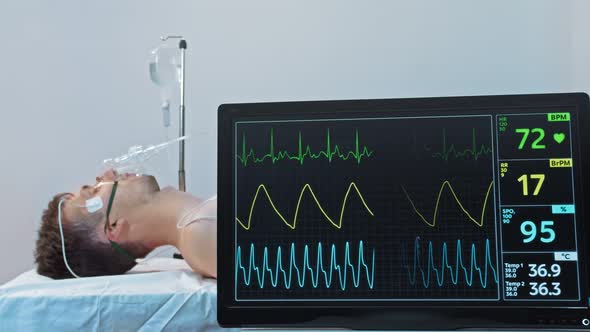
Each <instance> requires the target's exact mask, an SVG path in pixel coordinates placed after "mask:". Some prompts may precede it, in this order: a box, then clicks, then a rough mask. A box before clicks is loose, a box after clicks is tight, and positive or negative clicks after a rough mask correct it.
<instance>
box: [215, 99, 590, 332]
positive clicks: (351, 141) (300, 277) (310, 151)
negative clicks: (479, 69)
mask: <svg viewBox="0 0 590 332" xmlns="http://www.w3.org/2000/svg"><path fill="white" fill-rule="evenodd" d="M589 112H590V110H589V104H588V95H586V94H580V93H578V94H575V93H574V94H545V95H509V96H481V97H448V98H417V99H387V100H355V101H322V102H286V103H257V104H227V105H221V106H220V108H219V129H218V132H219V148H218V153H219V155H218V162H219V164H218V166H219V177H218V197H219V209H218V218H219V220H220V221H223V222H219V224H218V225H219V226H218V227H219V231H218V236H219V238H218V243H219V248H218V259H219V261H218V269H219V273H218V275H219V283H218V292H219V294H218V309H219V310H218V315H219V316H218V318H219V322H220V323H221V324H222V325H223V326H257V327H265V326H266V327H271V326H272V327H278V326H284V327H295V326H296V327H344V328H359V329H404V330H405V329H409V330H411V329H421V330H438V329H472V328H473V329H475V328H480V329H481V328H494V329H520V328H527V329H528V328H531V329H532V328H547V329H552V330H555V329H561V328H575V329H584V330H590V327H589V325H590V320H589V319H590V309H589V307H590V303H589V302H590V293H589V289H588V286H589V280H588V265H589V260H588V259H589V257H588V254H589V251H588V249H589V243H590V242H589V236H590V233H589V229H590V228H589V226H588V225H587V222H586V221H585V218H586V213H587V211H586V210H585V208H586V206H587V203H588V199H587V198H586V197H585V193H584V190H583V189H584V187H585V188H586V189H587V188H590V180H589V179H590V164H589V161H588V160H590V159H589V158H590V157H588V156H590V139H589V135H590V134H589V133H590V113H589ZM584 176H585V177H584Z"/></svg>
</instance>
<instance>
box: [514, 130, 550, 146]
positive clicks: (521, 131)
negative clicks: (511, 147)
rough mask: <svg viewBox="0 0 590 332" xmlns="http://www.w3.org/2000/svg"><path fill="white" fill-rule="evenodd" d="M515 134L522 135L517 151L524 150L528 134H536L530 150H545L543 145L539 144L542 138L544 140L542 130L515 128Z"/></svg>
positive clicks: (543, 131)
mask: <svg viewBox="0 0 590 332" xmlns="http://www.w3.org/2000/svg"><path fill="white" fill-rule="evenodd" d="M515 132H516V133H517V134H522V139H521V140H520V144H518V149H519V150H522V149H523V148H524V145H525V143H526V140H527V138H528V137H529V133H533V134H538V136H537V139H535V140H534V141H533V143H532V144H531V149H535V150H539V149H544V148H545V144H540V143H541V141H542V140H543V138H545V130H543V128H533V129H532V130H531V129H529V128H516V129H515Z"/></svg>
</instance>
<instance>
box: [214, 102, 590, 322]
mask: <svg viewBox="0 0 590 332" xmlns="http://www.w3.org/2000/svg"><path fill="white" fill-rule="evenodd" d="M531 107H576V111H577V119H578V121H577V126H578V128H577V132H578V140H577V142H578V144H577V149H578V151H579V153H578V159H579V160H578V162H579V164H580V165H581V167H578V169H577V170H576V171H577V172H578V173H579V176H580V177H579V179H580V182H581V183H582V186H577V188H576V193H577V194H578V193H579V194H580V196H579V197H580V198H579V201H580V202H582V210H583V208H584V207H585V206H586V205H587V203H588V198H586V197H584V196H583V188H584V187H589V186H590V177H583V176H582V175H583V174H584V173H588V172H590V158H583V157H584V156H586V155H588V153H589V152H590V102H589V98H588V95H587V94H585V93H557V94H528V95H493V96H468V97H429V98H403V99H368V100H332V101H294V102H269V103H241V104H223V105H220V106H219V110H218V179H217V181H218V182H217V186H218V200H219V209H218V220H220V221H223V220H231V218H232V209H223V206H233V204H231V202H233V176H234V175H233V174H234V172H233V146H232V144H233V141H234V139H235V138H234V137H233V133H234V130H233V123H234V120H235V118H236V117H239V118H241V119H243V118H256V117H265V116H289V115H299V116H301V114H302V113H303V112H305V113H304V114H310V115H315V116H317V115H326V114H330V113H332V114H333V113H334V112H339V113H338V114H342V112H347V111H348V112H357V113H358V112H360V111H363V112H365V111H366V112H368V113H369V114H370V112H371V111H373V110H383V109H390V110H391V112H395V111H396V110H404V111H421V110H429V111H432V110H436V109H445V110H448V109H449V108H455V109H463V110H465V109H468V110H470V111H472V113H476V112H478V110H485V111H489V110H490V109H502V108H504V109H505V108H510V109H514V108H531ZM577 201H578V199H577ZM228 202H230V204H227V203H228ZM576 203H578V202H576ZM581 212H582V213H580V212H579V210H578V212H577V214H578V216H579V215H582V214H583V211H581ZM579 225H581V227H580V228H579V231H580V232H581V234H582V238H583V239H585V240H586V241H585V242H584V243H583V244H582V245H581V246H580V248H579V250H580V254H581V257H587V254H588V253H590V228H589V227H585V225H584V224H583V223H580V224H579ZM230 229H231V231H228V230H230ZM229 234H233V224H232V223H223V222H219V223H218V243H219V245H218V249H217V255H218V264H217V266H218V280H217V282H218V287H217V289H218V294H217V296H218V299H217V303H218V305H217V310H218V311H217V315H218V321H219V323H220V324H221V325H222V326H224V327H235V326H241V327H298V328H308V327H316V328H322V327H341V328H353V329H357V328H358V329H405V330H449V329H464V328H499V329H514V328H520V329H522V328H525V329H528V328H539V327H547V328H552V329H557V328H569V329H571V328H580V329H587V328H588V327H587V326H584V325H583V324H582V322H583V320H584V319H590V309H589V308H588V307H586V308H584V307H575V308H562V307H556V308H551V307H542V308H541V307H538V308H530V307H509V308H505V307H475V308H474V307H468V306H462V307H452V308H443V307H421V308H415V307H414V308H403V307H399V306H391V307H389V308H388V307H386V306H372V307H371V306H369V305H367V306H364V305H363V306H362V307H359V306H358V305H354V306H350V305H338V306H332V307H326V306H317V305H316V306H314V305H291V306H282V307H277V306H276V305H266V306H263V305H258V306H245V305H236V304H235V303H234V301H233V298H232V296H233V292H234V289H233V287H234V278H233V271H232V270H233V268H232V265H231V264H224V262H228V261H231V260H232V259H233V254H234V253H233V251H230V250H228V248H229V247H230V246H229V245H227V244H228V243H231V244H232V245H233V237H232V236H229ZM222 244H226V245H222ZM580 266H582V265H580ZM580 273H581V277H582V280H587V277H588V266H585V267H584V268H582V269H581V270H580ZM586 295H588V293H587V289H586ZM482 309H484V310H482ZM556 317H558V318H556ZM588 322H589V323H590V321H588Z"/></svg>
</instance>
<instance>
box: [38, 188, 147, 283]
mask: <svg viewBox="0 0 590 332" xmlns="http://www.w3.org/2000/svg"><path fill="white" fill-rule="evenodd" d="M64 195H67V194H65V193H63V194H57V195H55V196H54V197H53V199H52V200H51V201H50V202H49V204H48V205H47V209H46V210H45V211H43V216H42V217H41V225H40V227H39V238H38V239H37V244H36V249H35V262H36V263H37V272H38V273H39V274H41V275H44V276H47V277H50V278H54V279H65V278H72V277H73V275H72V274H71V273H70V272H69V271H68V269H67V268H66V265H65V263H64V259H63V253H62V244H61V236H60V232H59V225H58V220H57V214H58V208H59V201H60V200H61V199H62V197H63V196H64ZM61 218H62V228H63V235H64V242H65V248H66V258H67V260H68V264H69V266H70V268H71V269H72V270H73V271H74V273H75V274H77V275H78V276H80V277H90V276H100V275H114V274H123V273H125V272H127V271H128V270H130V269H131V268H132V267H133V266H134V265H135V262H133V261H131V259H129V257H126V256H124V255H122V254H121V253H120V252H118V251H116V250H115V249H114V248H113V247H112V246H111V244H110V243H109V242H104V241H101V240H100V239H99V238H98V236H97V234H96V230H97V226H98V223H99V222H101V221H102V220H104V214H103V213H97V214H96V215H94V216H93V215H91V216H90V217H89V218H88V220H66V219H65V218H64V213H63V205H62V214H61ZM119 245H120V246H121V247H122V248H123V249H124V250H125V251H126V252H128V253H130V254H131V255H133V256H135V257H140V256H141V255H142V254H145V253H142V251H144V250H142V249H141V247H140V246H138V245H133V246H132V245H129V244H125V243H121V244H119Z"/></svg>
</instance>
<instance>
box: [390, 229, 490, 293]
mask: <svg viewBox="0 0 590 332" xmlns="http://www.w3.org/2000/svg"><path fill="white" fill-rule="evenodd" d="M485 247H486V248H485V262H484V267H483V269H482V268H480V267H479V266H478V264H477V250H476V247H475V244H472V245H471V259H470V260H469V265H468V266H467V267H466V266H465V263H464V262H463V249H462V244H461V240H457V251H456V259H455V262H454V264H453V265H452V263H451V261H450V260H449V253H448V247H447V243H446V242H443V245H442V258H441V262H440V268H438V267H436V266H435V262H434V252H433V251H434V249H433V248H432V241H429V242H428V262H427V263H426V267H423V266H422V262H421V261H420V257H421V256H422V255H421V253H420V237H416V240H415V241H414V257H413V259H414V262H413V263H412V265H411V266H410V264H409V263H407V260H408V259H407V255H406V253H405V245H403V244H402V250H401V252H402V267H403V268H405V269H407V270H408V276H409V281H410V284H411V285H412V286H414V285H415V284H416V275H417V274H418V272H420V273H421V274H422V284H423V285H424V287H425V288H428V287H429V286H430V282H431V276H434V280H435V281H436V283H437V284H438V286H439V287H443V285H444V283H445V275H446V273H445V271H448V274H449V276H450V281H451V283H452V284H453V285H457V284H458V283H459V275H460V273H461V270H462V271H463V273H464V275H465V283H466V284H467V285H468V286H469V287H471V286H472V285H473V279H474V274H476V273H477V274H478V275H479V278H478V279H479V283H480V285H481V287H483V288H486V287H487V286H488V278H489V277H491V278H492V279H493V280H494V281H495V282H496V283H498V274H497V272H496V269H495V267H494V263H493V262H492V255H491V252H490V240H489V239H486V242H485ZM431 272H434V273H431ZM489 274H491V276H489Z"/></svg>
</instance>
